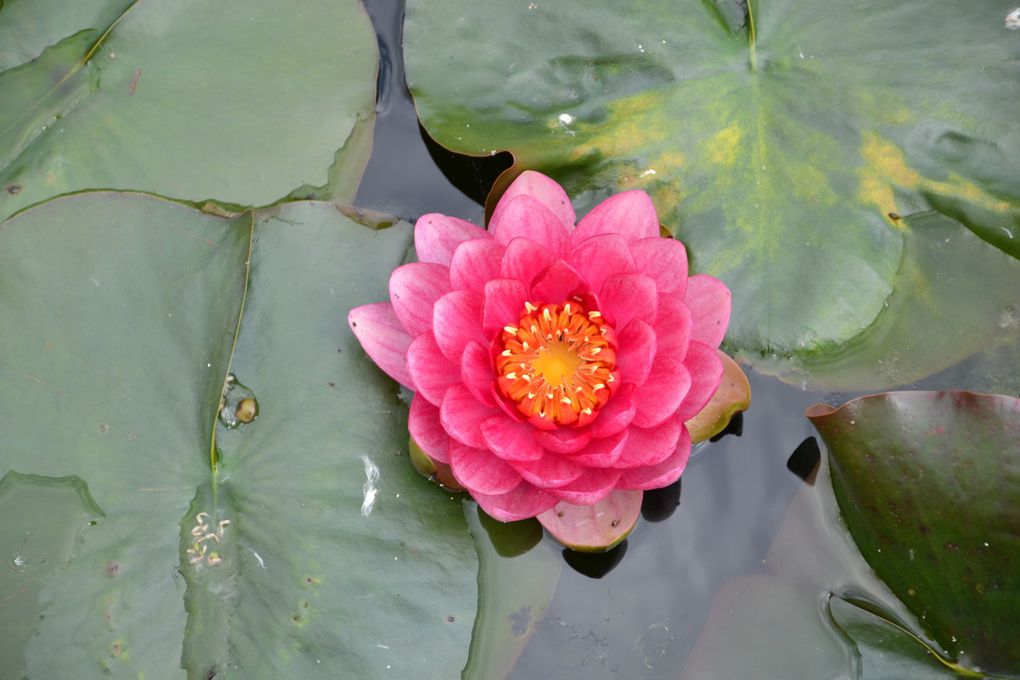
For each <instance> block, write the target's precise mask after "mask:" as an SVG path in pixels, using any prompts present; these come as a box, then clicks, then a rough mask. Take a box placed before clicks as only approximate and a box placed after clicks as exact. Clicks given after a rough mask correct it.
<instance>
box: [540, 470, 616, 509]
mask: <svg viewBox="0 0 1020 680" xmlns="http://www.w3.org/2000/svg"><path fill="white" fill-rule="evenodd" d="M620 475H621V473H620V471H619V470H614V469H613V468H585V469H584V474H582V475H581V476H580V477H578V478H577V479H575V480H574V481H573V482H571V483H570V484H566V485H564V486H561V487H560V488H558V489H549V493H551V494H553V495H554V496H556V497H557V498H559V499H560V500H563V501H566V502H568V503H573V504H574V505H591V504H592V503H598V502H599V501H600V500H602V499H603V498H605V497H606V496H608V495H609V494H610V493H611V492H612V491H613V489H614V488H615V487H616V482H617V480H619V479H620Z"/></svg>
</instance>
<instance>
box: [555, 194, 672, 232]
mask: <svg viewBox="0 0 1020 680" xmlns="http://www.w3.org/2000/svg"><path fill="white" fill-rule="evenodd" d="M599 234H619V235H620V236H622V237H623V238H624V240H625V241H627V243H631V242H633V241H637V240H640V239H643V238H652V237H653V236H658V235H659V217H658V215H656V214H655V206H654V205H652V199H651V198H649V197H648V194H646V193H645V192H643V191H624V192H623V193H619V194H615V195H613V196H610V197H609V198H607V199H606V200H604V201H602V202H601V203H599V204H598V205H597V206H595V207H594V208H592V211H591V212H589V213H588V214H587V215H585V216H584V219H582V220H581V221H580V222H579V223H578V225H577V229H575V230H574V237H573V242H574V243H575V244H579V243H581V242H582V241H584V240H585V239H589V238H591V237H592V236H598V235H599Z"/></svg>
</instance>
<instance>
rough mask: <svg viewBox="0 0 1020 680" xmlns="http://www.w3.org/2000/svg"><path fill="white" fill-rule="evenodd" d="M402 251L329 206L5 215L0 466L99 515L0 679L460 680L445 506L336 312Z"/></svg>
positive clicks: (87, 206) (137, 199)
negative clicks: (70, 484) (64, 488)
mask: <svg viewBox="0 0 1020 680" xmlns="http://www.w3.org/2000/svg"><path fill="white" fill-rule="evenodd" d="M409 241H410V233H409V228H408V226H407V225H400V226H398V227H395V228H391V229H384V230H372V229H367V228H365V227H363V226H361V225H358V224H355V223H353V222H352V221H351V220H350V219H348V218H347V217H345V216H344V215H342V214H341V213H340V212H339V211H338V210H337V209H335V208H334V207H333V206H332V205H331V204H325V203H295V204H289V205H286V206H282V207H279V208H277V209H274V210H272V211H268V212H265V213H259V214H257V215H256V216H255V217H253V216H252V215H251V214H245V215H242V216H239V217H237V218H236V219H233V220H229V219H224V218H220V217H215V216H212V215H207V214H203V213H201V212H199V211H197V210H194V209H192V208H189V207H186V206H183V205H180V204H175V203H171V202H167V201H164V200H157V199H154V198H150V197H146V196H142V195H137V194H115V193H96V194H82V195H79V196H74V197H67V198H61V199H57V200H54V201H50V202H47V203H45V204H43V205H41V206H38V207H36V208H33V209H31V210H28V211H25V212H23V213H21V214H19V215H18V216H16V217H14V218H12V219H11V220H9V221H8V222H6V223H5V224H4V226H3V228H2V229H0V316H2V318H3V319H4V323H3V324H2V326H0V356H3V357H4V362H3V364H2V367H0V403H3V404H4V408H3V410H2V411H0V430H2V431H3V432H4V437H3V440H2V442H0V472H7V471H8V470H14V471H16V472H17V473H18V474H23V475H24V474H30V475H45V476H47V477H62V476H66V475H76V476H77V477H78V478H80V479H81V480H82V484H87V485H88V489H89V491H90V492H91V496H92V497H93V498H94V499H95V503H96V504H98V506H99V507H101V508H102V510H103V512H104V513H105V516H104V517H100V518H98V519H97V520H96V525H95V526H89V527H88V528H87V530H86V531H83V532H82V538H81V543H80V547H79V548H78V549H77V550H76V556H73V557H71V558H70V561H69V563H68V564H67V565H66V566H64V567H63V568H61V569H59V570H56V571H54V572H52V573H50V574H46V575H44V576H42V577H41V580H40V583H39V596H38V602H39V607H40V614H41V616H42V617H44V618H37V619H32V620H31V621H30V625H31V636H30V637H29V639H28V642H27V643H26V644H25V645H24V648H23V650H22V652H23V654H22V656H23V662H19V661H18V659H17V658H15V660H14V661H13V662H11V661H9V660H8V659H7V658H5V659H4V661H3V663H4V664H10V663H13V664H14V665H13V666H11V665H5V666H4V667H3V671H4V673H3V674H4V675H5V677H6V676H8V675H9V676H12V677H22V675H25V676H28V677H39V678H58V677H80V676H85V677H92V676H99V675H100V674H102V673H104V672H108V673H110V674H111V675H113V676H114V677H138V676H140V675H143V674H144V675H145V676H146V677H154V678H163V677H185V676H187V677H203V678H205V677H212V676H213V675H217V676H218V675H220V674H226V675H229V676H233V675H237V676H238V677H251V678H262V677H265V678H284V677H310V676H312V675H314V674H325V675H327V676H330V677H344V676H356V677H359V678H376V677H379V678H382V677H394V676H402V677H412V676H413V677H434V678H448V677H451V676H453V675H456V674H457V673H459V672H460V669H461V668H462V667H463V666H464V663H465V661H466V658H467V652H468V645H469V640H470V635H471V625H472V620H473V616H474V612H475V605H476V595H475V594H476V589H475V583H476V578H477V569H478V562H477V558H476V554H475V551H474V548H473V546H472V544H471V541H470V537H469V536H468V533H467V531H465V529H466V527H465V523H464V519H463V515H462V512H461V507H460V506H461V504H460V502H459V500H453V499H451V498H450V496H449V495H448V494H446V493H444V492H443V491H442V490H440V489H438V488H437V487H435V486H434V485H432V484H430V483H429V482H428V481H427V480H424V479H422V478H421V477H420V476H419V475H417V473H416V472H415V471H414V469H413V468H412V466H411V465H409V464H408V461H407V450H406V442H407V430H406V422H405V421H404V417H403V415H402V414H403V413H405V411H404V409H403V408H402V407H401V402H400V401H399V399H398V396H397V388H396V386H395V385H394V383H392V382H391V381H390V380H389V379H387V378H386V377H385V376H384V375H383V374H382V373H381V372H379V371H378V370H377V369H376V368H375V367H374V366H373V365H372V363H371V361H369V360H368V359H367V358H366V357H365V356H364V354H363V352H362V351H361V349H360V347H359V345H358V343H357V342H356V341H355V340H354V338H353V336H352V335H351V334H350V332H349V331H348V329H347V326H346V323H345V317H346V312H347V310H348V309H350V308H351V307H352V306H354V305H356V304H361V303H363V302H364V301H366V300H374V299H379V298H381V297H383V296H384V295H385V288H386V275H385V273H386V272H388V271H390V270H391V269H392V268H393V267H394V266H395V265H396V264H398V263H399V262H400V261H401V259H402V257H403V254H404V252H405V250H406V248H407V246H408V243H409ZM221 398H222V403H221ZM248 399H251V400H254V401H255V402H256V403H257V417H255V418H253V419H251V421H250V422H248V423H244V422H243V419H238V420H236V421H232V420H231V416H235V417H236V415H237V411H238V410H239V409H240V408H241V403H242V402H244V401H245V400H248ZM235 402H236V404H235ZM221 406H225V407H227V408H226V412H225V413H218V412H219V411H220V410H221ZM230 407H234V408H233V410H231V408H230ZM218 415H219V416H220V418H219V419H218V418H217V416H218ZM211 460H215V465H214V466H213V467H212V468H211V467H210V461H211ZM61 512H62V510H61V509H60V508H59V507H57V506H56V505H55V506H54V507H53V508H49V507H43V508H40V510H39V514H38V517H37V518H36V519H35V521H36V522H37V523H38V525H39V526H48V525H50V524H54V523H59V522H62V521H63V520H62V519H61V518H62V517H64V516H65V515H61V514H59V513H61ZM16 549H17V546H16V545H9V544H8V545H4V546H3V550H2V553H3V554H14V551H15V550H16ZM111 564H116V565H117V568H116V569H115V570H113V571H112V572H111V570H110V568H109V565H111ZM16 606H18V605H17V600H11V601H10V602H4V601H0V620H7V619H10V618H12V617H19V616H20V614H19V613H18V612H19V611H20V610H17V611H16V610H14V609H11V607H16Z"/></svg>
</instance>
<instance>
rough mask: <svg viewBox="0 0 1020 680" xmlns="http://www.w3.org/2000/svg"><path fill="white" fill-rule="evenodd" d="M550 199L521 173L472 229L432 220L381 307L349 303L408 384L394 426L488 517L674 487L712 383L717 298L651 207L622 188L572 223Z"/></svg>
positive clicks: (551, 193) (541, 182) (368, 347)
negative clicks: (690, 271)
mask: <svg viewBox="0 0 1020 680" xmlns="http://www.w3.org/2000/svg"><path fill="white" fill-rule="evenodd" d="M575 219H576V218H575V214H574V209H573V207H572V206H571V203H570V199H569V198H568V197H567V195H566V193H565V192H564V190H563V188H562V187H560V186H559V185H558V184H557V183H556V182H554V181H553V180H552V179H550V178H548V177H546V176H545V175H542V174H539V173H537V172H525V173H523V174H522V175H521V176H520V177H518V178H517V180H516V181H515V182H514V183H513V184H512V185H510V187H509V188H508V189H507V190H506V193H505V194H504V195H503V197H502V198H501V199H500V201H499V203H498V204H497V205H496V208H495V211H494V212H493V214H492V219H491V220H490V224H489V229H488V231H486V230H484V229H481V228H480V227H477V226H475V225H473V224H471V223H469V222H465V221H463V220H460V219H456V218H453V217H448V216H445V215H439V214H430V215H424V216H423V217H421V219H419V220H418V222H417V224H416V225H415V230H414V242H415V248H416V250H417V253H418V260H419V261H418V262H416V263H413V264H407V265H404V266H402V267H399V268H398V269H397V270H396V271H394V272H393V275H392V276H391V278H390V284H389V290H390V302H383V303H378V304H370V305H365V306H362V307H358V308H356V309H353V310H352V311H351V312H350V316H349V323H350V325H351V329H352V330H353V331H354V334H355V336H356V337H357V338H358V340H359V341H360V342H361V344H362V346H363V347H364V348H365V351H366V352H367V353H368V355H369V356H370V357H371V358H372V359H373V360H374V361H375V362H376V363H377V364H378V365H379V367H380V368H382V370H384V371H385V372H386V373H387V374H389V375H390V376H391V377H392V378H393V379H394V380H396V381H397V382H399V383H401V384H402V385H405V386H406V387H408V388H409V389H411V390H413V391H414V393H415V394H414V399H413V401H412V402H411V412H410V420H409V425H408V428H409V430H410V432H411V436H412V438H413V439H414V441H415V442H416V443H417V444H418V445H419V447H420V448H421V449H422V450H423V451H424V452H425V453H426V454H427V455H428V456H429V457H430V458H432V459H433V460H434V461H438V462H440V463H447V464H449V466H450V468H451V469H452V472H453V476H454V477H455V479H456V480H457V482H458V483H460V485H461V486H463V487H464V488H465V489H466V490H467V491H468V492H469V493H470V494H471V495H472V496H473V497H474V498H475V500H477V501H478V503H479V505H481V506H482V508H483V509H484V510H485V511H486V512H488V513H489V514H490V515H491V516H493V517H495V518H496V519H499V520H502V521H512V520H519V519H524V518H527V517H533V516H535V515H538V514H540V513H542V512H545V511H547V510H549V509H550V508H552V507H553V506H554V505H556V504H557V503H559V502H561V501H564V502H566V503H570V504H574V505H591V504H593V503H596V502H598V501H600V500H602V499H604V498H605V497H606V496H607V495H609V494H610V493H612V492H613V491H614V490H617V489H654V488H659V487H663V486H666V485H669V484H671V483H673V482H674V481H676V480H677V479H678V478H679V477H680V474H681V473H682V472H683V469H684V466H685V465H686V464H687V459H688V457H689V455H690V450H691V439H690V435H689V433H688V432H687V428H686V427H685V426H684V423H685V422H686V421H687V420H688V419H690V418H691V417H692V416H694V415H695V414H697V413H698V411H699V410H701V408H702V407H703V406H704V405H705V404H706V403H707V402H708V401H709V399H710V398H711V397H712V394H713V393H714V392H715V390H716V388H717V387H718V385H719V382H720V379H721V376H722V370H723V367H722V363H721V361H720V359H719V358H718V356H717V354H716V349H715V348H716V347H718V345H719V343H720V341H721V340H722V338H723V335H724V334H725V332H726V325H727V323H728V321H729V315H730V292H729V290H728V289H727V288H726V286H725V285H723V283H721V282H720V281H718V280H717V279H714V278H712V277H710V276H705V275H697V276H691V277H688V275H687V253H686V251H685V250H684V246H683V244H681V243H680V242H679V241H676V240H674V239H671V238H663V237H661V236H660V235H659V220H658V217H657V216H656V213H655V208H654V206H653V205H652V201H651V199H650V198H649V197H648V195H647V194H645V193H644V192H642V191H627V192H624V193H620V194H617V195H615V196H612V197H610V198H609V199H607V200H605V201H604V202H602V203H600V204H599V205H598V206H596V207H595V208H594V209H593V210H592V211H591V212H589V213H588V214H587V215H586V216H585V217H584V218H583V219H582V220H581V221H580V222H579V223H577V225H576V226H575Z"/></svg>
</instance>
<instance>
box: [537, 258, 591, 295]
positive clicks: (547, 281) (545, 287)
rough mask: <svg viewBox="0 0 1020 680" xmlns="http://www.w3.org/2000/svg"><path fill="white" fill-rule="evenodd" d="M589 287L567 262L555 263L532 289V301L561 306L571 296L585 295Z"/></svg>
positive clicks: (558, 261)
mask: <svg viewBox="0 0 1020 680" xmlns="http://www.w3.org/2000/svg"><path fill="white" fill-rule="evenodd" d="M587 290H588V286H587V285H586V284H585V282H584V280H583V279H582V278H581V277H580V275H579V274H578V273H577V272H575V271H574V270H573V269H572V268H571V267H570V266H569V265H568V264H567V263H566V262H564V261H562V260H557V261H556V262H553V263H552V264H551V265H550V266H549V268H548V269H546V271H545V273H544V274H542V275H541V276H539V277H538V280H537V281H535V285H533V286H532V287H531V301H532V302H535V303H546V304H560V303H562V302H565V301H566V300H567V299H569V298H570V297H571V296H573V295H576V294H578V293H584V292H586V291H587Z"/></svg>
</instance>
